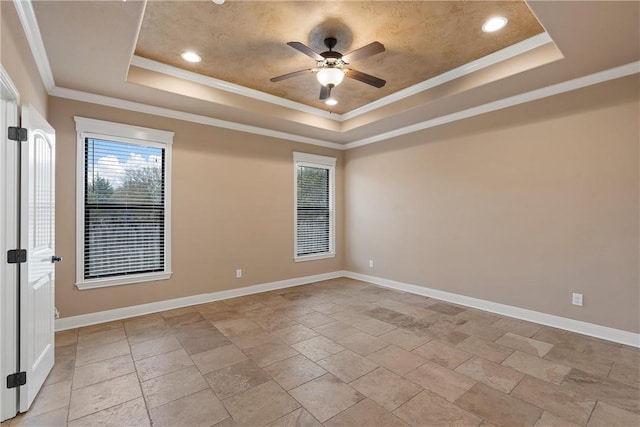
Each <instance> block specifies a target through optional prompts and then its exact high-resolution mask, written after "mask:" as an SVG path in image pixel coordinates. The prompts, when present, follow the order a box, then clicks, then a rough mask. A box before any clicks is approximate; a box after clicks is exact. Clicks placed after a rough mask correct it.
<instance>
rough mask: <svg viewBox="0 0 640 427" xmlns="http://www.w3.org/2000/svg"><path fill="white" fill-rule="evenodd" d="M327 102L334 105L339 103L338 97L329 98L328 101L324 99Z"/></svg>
mask: <svg viewBox="0 0 640 427" xmlns="http://www.w3.org/2000/svg"><path fill="white" fill-rule="evenodd" d="M324 103H325V104H327V105H330V106H333V105H336V104H337V103H338V100H337V99H333V98H329V99H327V100H326V101H324Z"/></svg>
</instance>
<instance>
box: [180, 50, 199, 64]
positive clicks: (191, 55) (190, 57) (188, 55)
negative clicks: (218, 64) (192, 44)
mask: <svg viewBox="0 0 640 427" xmlns="http://www.w3.org/2000/svg"><path fill="white" fill-rule="evenodd" d="M180 56H181V57H182V59H184V60H185V61H187V62H193V63H196V62H200V61H202V58H201V57H200V55H198V54H197V53H195V52H192V51H190V50H188V51H186V52H182V54H181V55H180Z"/></svg>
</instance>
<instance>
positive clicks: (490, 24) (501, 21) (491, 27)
mask: <svg viewBox="0 0 640 427" xmlns="http://www.w3.org/2000/svg"><path fill="white" fill-rule="evenodd" d="M507 22H509V20H508V19H507V18H505V17H504V16H494V17H492V18H489V19H487V20H486V21H485V22H484V24H483V25H482V31H484V32H485V33H493V32H494V31H498V30H501V29H503V28H504V26H505V25H507Z"/></svg>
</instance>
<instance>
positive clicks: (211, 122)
mask: <svg viewBox="0 0 640 427" xmlns="http://www.w3.org/2000/svg"><path fill="white" fill-rule="evenodd" d="M637 73H640V61H636V62H632V63H630V64H627V65H622V66H620V67H615V68H611V69H609V70H604V71H601V72H598V73H594V74H590V75H588V76H583V77H578V78H576V79H573V80H568V81H566V82H562V83H558V84H555V85H552V86H547V87H544V88H540V89H536V90H533V91H530V92H525V93H522V94H519V95H515V96H511V97H508V98H504V99H500V100H497V101H493V102H489V103H487V104H483V105H479V106H477V107H473V108H469V109H467V110H463V111H458V112H455V113H451V114H447V115H444V116H441V117H436V118H434V119H430V120H426V121H424V122H420V123H416V124H414V125H411V126H405V127H403V128H400V129H396V130H393V131H390V132H385V133H381V134H379V135H375V136H372V137H369V138H364V139H360V140H356V141H353V142H350V143H348V144H339V143H336V142H331V141H325V140H321V139H315V138H309V137H305V136H302V135H296V134H292V133H287V132H280V131H274V130H271V129H265V128H260V127H257V126H250V125H245V124H241V123H235V122H230V121H226V120H220V119H214V118H211V117H207V116H202V115H198V114H192V113H186V112H184V111H178V110H171V109H169V108H163V107H156V106H152V105H148V104H142V103H138V102H133V101H127V100H123V99H118V98H112V97H108V96H102V95H96V94H92V93H88V92H81V91H78V90H74V89H66V88H60V87H54V88H53V89H52V90H51V91H50V92H49V94H50V95H51V96H57V97H59V98H66V99H72V100H75V101H82V102H89V103H92V104H98V105H104V106H107V107H113V108H120V109H123V110H128V111H136V112H139V113H146V114H153V115H156V116H161V117H168V118H172V119H177V120H184V121H187V122H193V123H199V124H203V125H208V126H214V127H220V128H224V129H230V130H235V131H239V132H247V133H252V134H256V135H264V136H268V137H273V138H279V139H286V140H290V141H296V142H302V143H305V144H311V145H317V146H320V147H326V148H333V149H335V150H350V149H353V148H357V147H362V146H364V145H369V144H374V143H377V142H381V141H385V140H388V139H391V138H395V137H397V136H401V135H407V134H409V133H414V132H418V131H421V130H425V129H429V128H432V127H436V126H440V125H444V124H447V123H452V122H455V121H458V120H463V119H467V118H470V117H474V116H478V115H480V114H485V113H489V112H492V111H496V110H500V109H503V108H508V107H513V106H516V105H519V104H524V103H526V102H530V101H535V100H538V99H542V98H547V97H550V96H553V95H558V94H561V93H564V92H569V91H572V90H576V89H580V88H583V87H587V86H591V85H594V84H598V83H603V82H606V81H609V80H614V79H618V78H621V77H625V76H629V75H632V74H637Z"/></svg>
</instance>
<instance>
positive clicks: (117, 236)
mask: <svg viewBox="0 0 640 427" xmlns="http://www.w3.org/2000/svg"><path fill="white" fill-rule="evenodd" d="M75 121H76V131H77V134H78V142H77V144H78V154H77V159H78V170H77V193H76V197H77V212H76V220H77V238H76V246H77V247H76V252H77V265H76V270H77V271H76V276H77V277H76V286H77V287H78V288H79V289H89V288H96V287H103V286H114V285H124V284H129V283H137V282H145V281H151V280H161V279H168V278H169V277H171V239H170V237H171V229H170V226H171V220H170V219H171V218H170V200H171V197H170V195H171V191H170V190H171V185H170V184H171V143H172V142H173V132H166V131H159V130H154V129H147V128H141V127H137V126H129V125H122V124H118V123H111V122H104V121H100V120H94V119H86V118H82V117H75Z"/></svg>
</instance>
